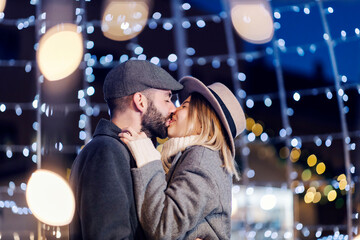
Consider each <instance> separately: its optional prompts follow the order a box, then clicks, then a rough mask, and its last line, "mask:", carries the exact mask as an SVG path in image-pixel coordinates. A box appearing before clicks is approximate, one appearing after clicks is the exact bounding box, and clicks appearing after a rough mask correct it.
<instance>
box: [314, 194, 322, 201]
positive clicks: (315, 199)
mask: <svg viewBox="0 0 360 240" xmlns="http://www.w3.org/2000/svg"><path fill="white" fill-rule="evenodd" d="M320 200H321V193H320V192H316V193H315V196H314V199H313V203H318V202H320Z"/></svg>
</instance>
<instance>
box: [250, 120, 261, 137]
mask: <svg viewBox="0 0 360 240" xmlns="http://www.w3.org/2000/svg"><path fill="white" fill-rule="evenodd" d="M251 130H252V132H253V133H254V134H255V136H257V137H258V136H260V135H261V133H262V132H263V127H262V126H261V124H260V123H255V124H254V125H253V127H252V128H251Z"/></svg>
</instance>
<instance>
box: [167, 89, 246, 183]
mask: <svg viewBox="0 0 360 240" xmlns="http://www.w3.org/2000/svg"><path fill="white" fill-rule="evenodd" d="M186 129H187V131H186V134H185V135H186V136H190V135H193V134H194V133H196V134H198V135H196V138H195V139H194V141H193V142H192V143H191V145H201V146H204V147H207V148H209V149H212V150H215V151H219V152H220V156H221V159H222V160H223V163H224V165H223V167H225V169H226V170H227V171H228V172H229V173H230V174H232V175H235V177H236V179H239V174H238V172H237V170H236V167H235V161H234V158H233V156H232V155H231V150H230V146H231V145H230V139H228V136H227V134H226V131H225V129H224V127H223V126H222V124H221V122H220V120H219V118H218V116H217V114H216V113H215V111H214V110H213V108H212V107H211V105H210V104H209V103H208V101H207V100H206V99H205V98H204V97H203V96H202V95H200V94H198V93H192V94H191V100H190V104H189V112H188V122H187V126H186ZM162 160H163V161H165V162H164V165H167V166H169V162H168V159H166V158H165V159H162Z"/></svg>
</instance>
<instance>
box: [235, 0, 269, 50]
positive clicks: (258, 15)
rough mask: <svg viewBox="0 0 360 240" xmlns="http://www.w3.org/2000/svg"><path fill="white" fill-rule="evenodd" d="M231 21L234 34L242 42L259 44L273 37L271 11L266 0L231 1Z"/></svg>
mask: <svg viewBox="0 0 360 240" xmlns="http://www.w3.org/2000/svg"><path fill="white" fill-rule="evenodd" d="M230 3H231V21H232V24H233V26H234V28H235V30H236V32H237V33H238V34H239V35H240V37H242V38H243V39H244V40H246V41H248V42H251V43H255V44H261V43H266V42H269V41H270V40H271V39H272V37H273V35H274V26H273V25H274V23H273V18H272V11H271V9H270V5H269V3H268V1H267V0H260V1H256V2H254V1H249V0H232V1H230Z"/></svg>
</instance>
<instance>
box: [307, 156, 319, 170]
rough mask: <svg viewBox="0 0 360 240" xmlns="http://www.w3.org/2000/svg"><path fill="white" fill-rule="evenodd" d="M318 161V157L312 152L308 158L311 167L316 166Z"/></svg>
mask: <svg viewBox="0 0 360 240" xmlns="http://www.w3.org/2000/svg"><path fill="white" fill-rule="evenodd" d="M316 162H317V158H316V156H315V155H314V154H311V155H310V156H309V157H308V159H307V163H308V165H309V167H313V166H315V164H316Z"/></svg>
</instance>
